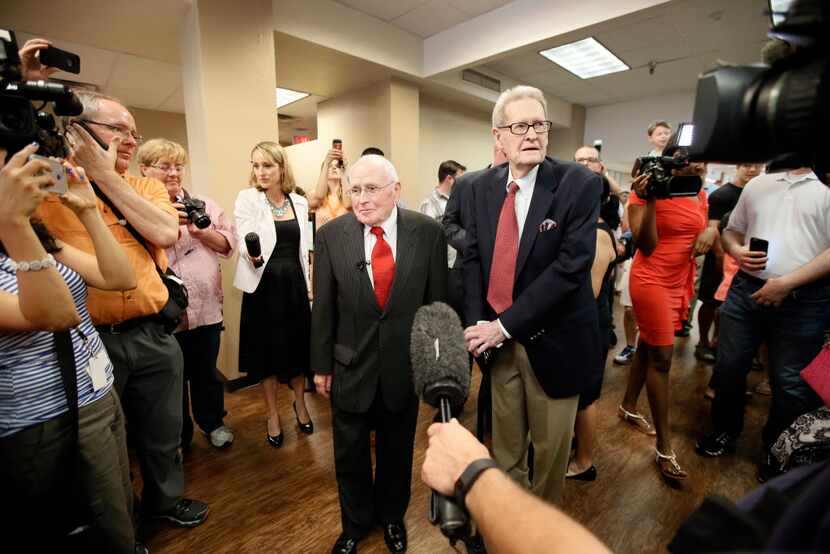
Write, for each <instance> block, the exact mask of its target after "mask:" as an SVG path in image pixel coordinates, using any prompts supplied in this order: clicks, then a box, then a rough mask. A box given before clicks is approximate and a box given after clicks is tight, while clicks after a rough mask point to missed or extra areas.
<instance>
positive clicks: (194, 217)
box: [182, 196, 210, 229]
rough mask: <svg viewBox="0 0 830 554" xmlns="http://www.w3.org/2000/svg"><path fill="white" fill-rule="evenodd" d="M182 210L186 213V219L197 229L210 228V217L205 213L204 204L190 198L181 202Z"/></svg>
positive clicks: (201, 201)
mask: <svg viewBox="0 0 830 554" xmlns="http://www.w3.org/2000/svg"><path fill="white" fill-rule="evenodd" d="M182 204H183V205H184V210H185V211H186V212H187V219H189V220H190V222H191V223H192V224H193V225H195V226H196V227H197V228H199V229H207V228H208V227H210V216H209V215H208V214H207V212H206V211H205V202H204V201H203V200H199V199H198V198H193V197H191V196H188V197H186V198H185V199H184V200H182Z"/></svg>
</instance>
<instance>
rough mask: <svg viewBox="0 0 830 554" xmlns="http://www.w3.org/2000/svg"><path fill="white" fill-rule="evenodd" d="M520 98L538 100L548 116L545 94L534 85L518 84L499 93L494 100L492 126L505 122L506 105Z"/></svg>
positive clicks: (498, 125) (499, 125) (500, 125)
mask: <svg viewBox="0 0 830 554" xmlns="http://www.w3.org/2000/svg"><path fill="white" fill-rule="evenodd" d="M522 98H532V99H533V100H536V101H537V102H539V103H540V104H541V105H542V110H544V112H545V117H547V116H548V102H547V100H545V95H544V94H543V93H542V91H541V90H539V89H538V88H536V87H529V86H527V85H518V86H515V87H513V88H509V89H507V90H506V91H504V92H502V93H501V94H500V95H499V99H498V100H496V105H495V106H493V128H496V127H502V126H503V125H505V124H506V123H507V121H505V119H506V118H507V116H506V115H505V113H504V111H505V109H506V108H507V105H508V104H510V103H512V102H515V101H516V100H521V99H522Z"/></svg>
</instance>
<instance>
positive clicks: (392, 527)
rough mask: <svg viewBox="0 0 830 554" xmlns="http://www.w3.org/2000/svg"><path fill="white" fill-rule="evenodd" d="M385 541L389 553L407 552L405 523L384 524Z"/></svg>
mask: <svg viewBox="0 0 830 554" xmlns="http://www.w3.org/2000/svg"><path fill="white" fill-rule="evenodd" d="M383 540H385V541H386V548H388V549H389V552H406V527H405V526H404V524H403V521H399V522H396V523H384V524H383Z"/></svg>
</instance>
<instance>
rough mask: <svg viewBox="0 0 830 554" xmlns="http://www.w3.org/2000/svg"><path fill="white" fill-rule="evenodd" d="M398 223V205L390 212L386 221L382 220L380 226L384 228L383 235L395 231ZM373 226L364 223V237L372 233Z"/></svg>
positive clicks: (389, 234) (388, 234) (387, 235)
mask: <svg viewBox="0 0 830 554" xmlns="http://www.w3.org/2000/svg"><path fill="white" fill-rule="evenodd" d="M397 225H398V207H397V206H393V207H392V213H391V214H389V217H387V218H386V221H384V222H382V223H381V224H380V225H379V227H380V228H381V229H383V235H384V236H386V237H389V236H391V235H392V233H394V231H395V230H396V229H397ZM372 227H373V225H364V226H363V236H364V238H368V237H369V235H371V234H372Z"/></svg>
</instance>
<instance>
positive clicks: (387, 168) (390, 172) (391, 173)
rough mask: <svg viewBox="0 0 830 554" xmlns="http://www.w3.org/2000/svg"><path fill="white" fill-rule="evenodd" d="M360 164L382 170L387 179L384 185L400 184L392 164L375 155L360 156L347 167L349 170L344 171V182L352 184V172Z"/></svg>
mask: <svg viewBox="0 0 830 554" xmlns="http://www.w3.org/2000/svg"><path fill="white" fill-rule="evenodd" d="M360 164H372V165H375V166H377V167H381V168H383V171H384V173H386V178H387V180H386V184H388V183H398V182H400V181H399V179H398V171H397V170H396V169H395V166H394V165H392V162H390V161H389V160H387V159H386V158H384V157H383V156H378V155H377V154H367V155H365V156H361V157H360V158H358V160H357V161H356V162H355V163H353V164H352V165H351V166H349V169H348V170H347V171H346V182H347V183H348V184H350V185H351V184H352V182H351V176H352V171H354V168H355V167H357V166H359V165H360Z"/></svg>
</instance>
